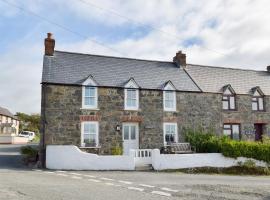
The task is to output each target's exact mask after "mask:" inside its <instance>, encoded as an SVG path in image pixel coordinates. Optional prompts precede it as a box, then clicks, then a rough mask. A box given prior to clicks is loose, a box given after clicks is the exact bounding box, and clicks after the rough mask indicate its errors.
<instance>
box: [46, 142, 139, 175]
mask: <svg viewBox="0 0 270 200" xmlns="http://www.w3.org/2000/svg"><path fill="white" fill-rule="evenodd" d="M46 167H47V168H48V169H58V170H60V169H62V170H135V161H134V155H133V154H132V153H131V154H130V156H99V155H96V154H91V153H85V152H82V151H81V150H80V149H79V148H78V147H76V146H73V145H48V146H47V148H46Z"/></svg>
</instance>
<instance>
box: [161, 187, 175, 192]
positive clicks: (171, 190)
mask: <svg viewBox="0 0 270 200" xmlns="http://www.w3.org/2000/svg"><path fill="white" fill-rule="evenodd" d="M160 189H162V190H165V191H168V192H178V190H174V189H170V188H166V187H163V188H160Z"/></svg>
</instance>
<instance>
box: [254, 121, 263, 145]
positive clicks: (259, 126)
mask: <svg viewBox="0 0 270 200" xmlns="http://www.w3.org/2000/svg"><path fill="white" fill-rule="evenodd" d="M254 129H255V141H261V140H262V135H263V124H254Z"/></svg>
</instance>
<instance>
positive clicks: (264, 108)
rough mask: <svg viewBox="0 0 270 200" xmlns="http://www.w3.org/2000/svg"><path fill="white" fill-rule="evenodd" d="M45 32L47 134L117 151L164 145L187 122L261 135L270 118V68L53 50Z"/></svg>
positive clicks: (57, 140) (178, 136)
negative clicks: (198, 63)
mask: <svg viewBox="0 0 270 200" xmlns="http://www.w3.org/2000/svg"><path fill="white" fill-rule="evenodd" d="M54 46H55V41H54V39H52V36H51V34H48V38H46V39H45V55H44V63H43V74H42V109H41V112H42V121H41V123H42V135H43V137H42V140H41V144H42V146H43V147H44V148H45V146H46V145H48V144H73V145H77V146H78V147H80V148H82V149H88V150H89V149H90V150H93V151H98V152H99V153H100V154H111V149H112V148H114V147H115V146H120V147H122V148H123V153H124V154H127V153H128V152H129V149H138V148H160V147H162V146H164V145H166V144H168V143H171V142H181V141H184V137H183V136H184V132H185V130H186V129H204V130H205V131H211V132H214V133H216V134H218V135H223V134H224V135H228V136H229V137H231V138H233V139H236V140H240V139H252V140H254V139H256V140H260V139H261V137H262V134H267V133H268V129H269V122H270V115H269V111H270V97H269V95H270V72H269V71H253V70H242V69H229V68H221V67H210V66H202V65H192V64H187V63H186V55H185V54H183V53H182V52H181V51H180V52H177V53H176V55H175V56H174V58H173V59H172V60H173V61H172V62H164V61H153V60H141V59H131V58H120V57H111V56H101V55H90V54H82V53H71V52H63V51H55V50H54Z"/></svg>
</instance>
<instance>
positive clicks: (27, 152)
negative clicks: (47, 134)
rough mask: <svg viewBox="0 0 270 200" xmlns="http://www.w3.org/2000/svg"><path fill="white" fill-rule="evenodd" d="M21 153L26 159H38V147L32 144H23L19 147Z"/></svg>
mask: <svg viewBox="0 0 270 200" xmlns="http://www.w3.org/2000/svg"><path fill="white" fill-rule="evenodd" d="M21 154H22V155H23V156H24V159H25V160H26V161H28V162H29V161H32V162H34V161H37V159H38V149H37V148H35V147H33V146H29V145H28V146H23V147H21Z"/></svg>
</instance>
